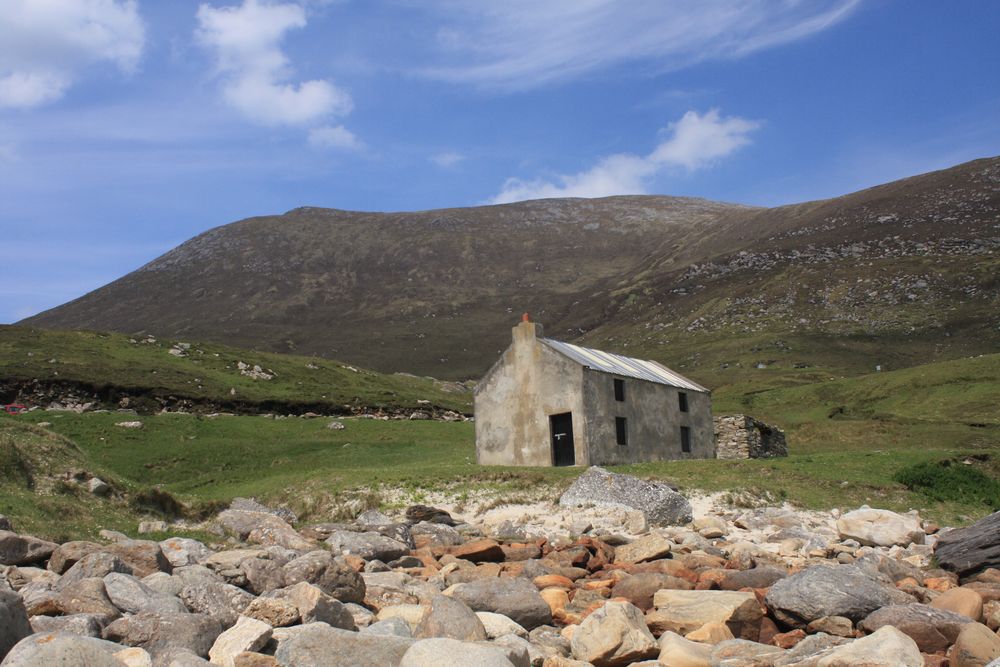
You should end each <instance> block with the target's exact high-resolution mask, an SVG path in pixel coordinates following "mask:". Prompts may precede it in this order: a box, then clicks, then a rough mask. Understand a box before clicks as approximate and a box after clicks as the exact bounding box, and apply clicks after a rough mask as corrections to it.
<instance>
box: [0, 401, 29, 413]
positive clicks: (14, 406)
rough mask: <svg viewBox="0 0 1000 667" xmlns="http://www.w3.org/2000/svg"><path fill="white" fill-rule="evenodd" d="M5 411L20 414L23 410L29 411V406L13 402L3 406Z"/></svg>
mask: <svg viewBox="0 0 1000 667" xmlns="http://www.w3.org/2000/svg"><path fill="white" fill-rule="evenodd" d="M3 411H4V412H6V413H7V414H9V415H19V414H21V413H22V412H27V411H28V406H26V405H21V404H20V403H11V404H10V405H5V406H3Z"/></svg>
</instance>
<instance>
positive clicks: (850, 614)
mask: <svg viewBox="0 0 1000 667" xmlns="http://www.w3.org/2000/svg"><path fill="white" fill-rule="evenodd" d="M900 596H902V597H900ZM910 599H911V598H909V596H907V595H905V594H902V593H900V592H899V591H897V590H895V589H894V588H891V587H889V586H888V585H887V584H884V583H882V582H881V581H878V580H876V579H873V578H871V577H869V576H868V575H867V574H865V573H864V572H863V571H862V570H861V569H859V568H858V567H855V566H853V565H835V566H825V565H816V566H813V567H810V568H808V569H806V570H803V571H802V572H799V573H797V574H794V575H792V576H790V577H787V578H785V579H781V580H780V581H777V582H775V584H774V585H773V586H772V587H771V590H770V591H768V593H767V595H766V596H765V598H764V602H765V604H767V606H768V607H769V608H770V609H771V610H772V611H773V612H774V615H775V617H776V618H777V619H778V620H780V621H782V622H784V623H786V624H787V625H791V626H793V627H797V628H798V627H805V626H806V625H808V624H809V623H810V622H811V621H814V620H816V619H818V618H822V617H824V616H843V617H845V618H849V619H851V620H852V621H854V622H858V621H860V620H861V619H863V618H864V617H865V616H867V615H868V614H870V613H872V612H873V611H875V610H876V609H880V608H881V607H885V606H888V605H890V604H893V603H894V602H897V601H903V600H910Z"/></svg>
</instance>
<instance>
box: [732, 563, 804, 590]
mask: <svg viewBox="0 0 1000 667" xmlns="http://www.w3.org/2000/svg"><path fill="white" fill-rule="evenodd" d="M786 576H788V575H787V574H786V572H785V571H784V570H779V569H778V568H776V567H755V568H751V569H749V570H726V571H725V576H724V577H723V579H722V581H720V582H719V588H721V589H722V590H724V591H738V590H740V589H743V588H770V587H771V586H773V585H774V582H776V581H778V580H779V579H784V578H785V577H786Z"/></svg>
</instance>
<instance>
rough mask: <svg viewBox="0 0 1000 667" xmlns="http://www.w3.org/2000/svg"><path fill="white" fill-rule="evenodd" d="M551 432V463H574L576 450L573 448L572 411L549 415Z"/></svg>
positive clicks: (565, 464) (559, 464)
mask: <svg viewBox="0 0 1000 667" xmlns="http://www.w3.org/2000/svg"><path fill="white" fill-rule="evenodd" d="M549 428H550V429H551V432H552V465H557V466H572V465H576V451H575V450H574V449H573V413H572V412H564V413H562V414H561V415H551V416H550V417H549Z"/></svg>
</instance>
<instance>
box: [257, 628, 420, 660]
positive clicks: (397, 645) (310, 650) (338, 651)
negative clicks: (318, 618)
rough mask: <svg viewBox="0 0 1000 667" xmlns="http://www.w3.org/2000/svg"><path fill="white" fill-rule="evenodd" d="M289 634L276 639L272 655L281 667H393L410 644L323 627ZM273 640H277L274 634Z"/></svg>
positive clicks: (403, 639)
mask: <svg viewBox="0 0 1000 667" xmlns="http://www.w3.org/2000/svg"><path fill="white" fill-rule="evenodd" d="M286 630H288V629H287V628H286ZM291 630H293V632H291V633H289V635H288V636H287V638H285V639H281V638H280V637H279V638H278V648H277V650H276V651H275V652H274V657H275V659H276V660H277V661H278V664H279V665H282V667H301V666H302V665H309V666H310V667H342V666H343V665H351V666H352V667H395V666H397V665H399V662H400V660H401V659H402V658H403V655H404V654H405V653H406V651H407V650H408V649H409V648H410V647H411V646H412V645H413V643H414V640H412V639H407V638H405V637H393V636H389V635H367V634H362V633H360V632H351V631H349V630H340V629H338V628H331V627H330V626H329V625H326V624H325V623H312V624H310V625H303V626H299V627H298V628H291ZM275 636H276V637H278V631H275Z"/></svg>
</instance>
